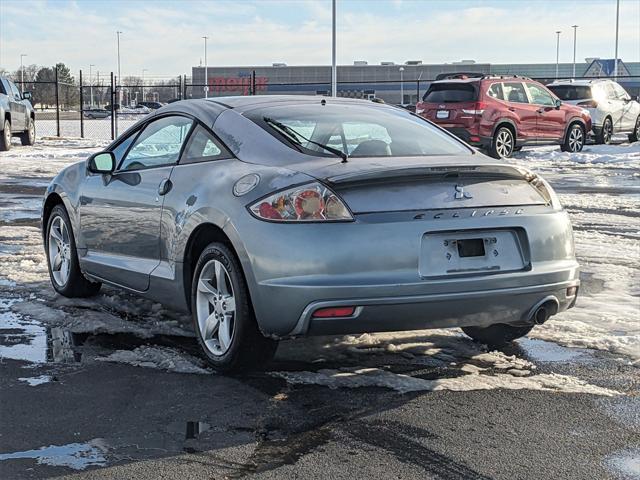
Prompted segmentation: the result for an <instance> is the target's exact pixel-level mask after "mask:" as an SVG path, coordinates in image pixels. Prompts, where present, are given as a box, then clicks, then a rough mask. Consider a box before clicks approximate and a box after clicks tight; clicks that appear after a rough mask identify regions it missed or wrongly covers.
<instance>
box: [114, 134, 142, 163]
mask: <svg viewBox="0 0 640 480" xmlns="http://www.w3.org/2000/svg"><path fill="white" fill-rule="evenodd" d="M138 133H140V131H139V130H137V131H135V132H133V133H132V134H131V135H129V136H128V137H127V138H125V139H124V140H122V141H121V142H120V143H119V144H118V145H117V146H116V147H115V148H114V149H112V150H111V152H112V153H113V155H114V156H115V157H116V165H119V164H120V162H121V161H122V157H124V154H125V153H127V150H128V149H129V146H130V145H131V144H132V143H133V141H134V140H135V139H136V137H137V136H138Z"/></svg>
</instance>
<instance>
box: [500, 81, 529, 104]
mask: <svg viewBox="0 0 640 480" xmlns="http://www.w3.org/2000/svg"><path fill="white" fill-rule="evenodd" d="M502 88H503V89H504V98H505V100H506V101H508V102H514V103H529V99H528V98H527V93H526V92H525V90H524V85H523V84H522V83H520V82H512V83H504V84H503V85H502Z"/></svg>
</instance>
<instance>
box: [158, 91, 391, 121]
mask: <svg viewBox="0 0 640 480" xmlns="http://www.w3.org/2000/svg"><path fill="white" fill-rule="evenodd" d="M323 101H324V102H330V103H333V104H349V105H367V106H373V107H374V108H384V107H388V108H397V107H394V106H393V105H389V104H379V103H373V102H371V101H369V100H359V99H353V98H342V97H324V96H318V95H247V96H228V97H214V98H194V99H189V100H180V101H177V102H173V103H170V104H168V105H165V106H163V107H161V108H159V109H157V110H155V111H154V112H153V113H151V114H150V115H153V116H157V115H162V114H165V113H186V114H188V115H193V116H194V117H197V118H201V119H204V118H208V119H209V120H210V121H211V122H213V121H215V119H216V118H217V117H218V116H219V115H220V114H221V113H222V112H224V111H225V110H235V111H237V112H238V113H240V114H242V113H244V112H246V111H247V110H251V109H253V108H261V107H268V106H275V105H296V104H298V105H301V104H314V103H318V104H320V103H321V102H323Z"/></svg>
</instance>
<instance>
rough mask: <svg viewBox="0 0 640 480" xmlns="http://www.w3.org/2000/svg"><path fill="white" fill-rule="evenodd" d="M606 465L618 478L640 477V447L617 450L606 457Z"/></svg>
mask: <svg viewBox="0 0 640 480" xmlns="http://www.w3.org/2000/svg"><path fill="white" fill-rule="evenodd" d="M605 465H606V466H607V468H608V469H609V471H611V472H612V473H613V474H614V476H615V477H617V478H624V479H640V449H638V448H634V449H629V450H623V451H621V452H616V453H614V454H613V455H610V456H609V457H607V458H606V459H605Z"/></svg>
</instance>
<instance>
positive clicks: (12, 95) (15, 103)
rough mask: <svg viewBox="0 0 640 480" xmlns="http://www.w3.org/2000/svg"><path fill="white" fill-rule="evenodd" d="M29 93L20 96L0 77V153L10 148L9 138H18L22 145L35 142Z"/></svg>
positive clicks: (34, 116) (11, 84) (34, 117)
mask: <svg viewBox="0 0 640 480" xmlns="http://www.w3.org/2000/svg"><path fill="white" fill-rule="evenodd" d="M30 100H31V93H29V92H24V93H23V94H22V95H21V94H20V91H19V90H18V87H16V84H15V83H13V82H12V81H11V80H9V79H8V78H7V77H0V130H1V131H0V151H1V152H6V151H7V150H9V149H10V148H11V137H12V136H15V137H20V142H21V143H22V145H33V144H34V143H35V141H36V115H35V111H34V110H33V106H32V105H31V101H30Z"/></svg>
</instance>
